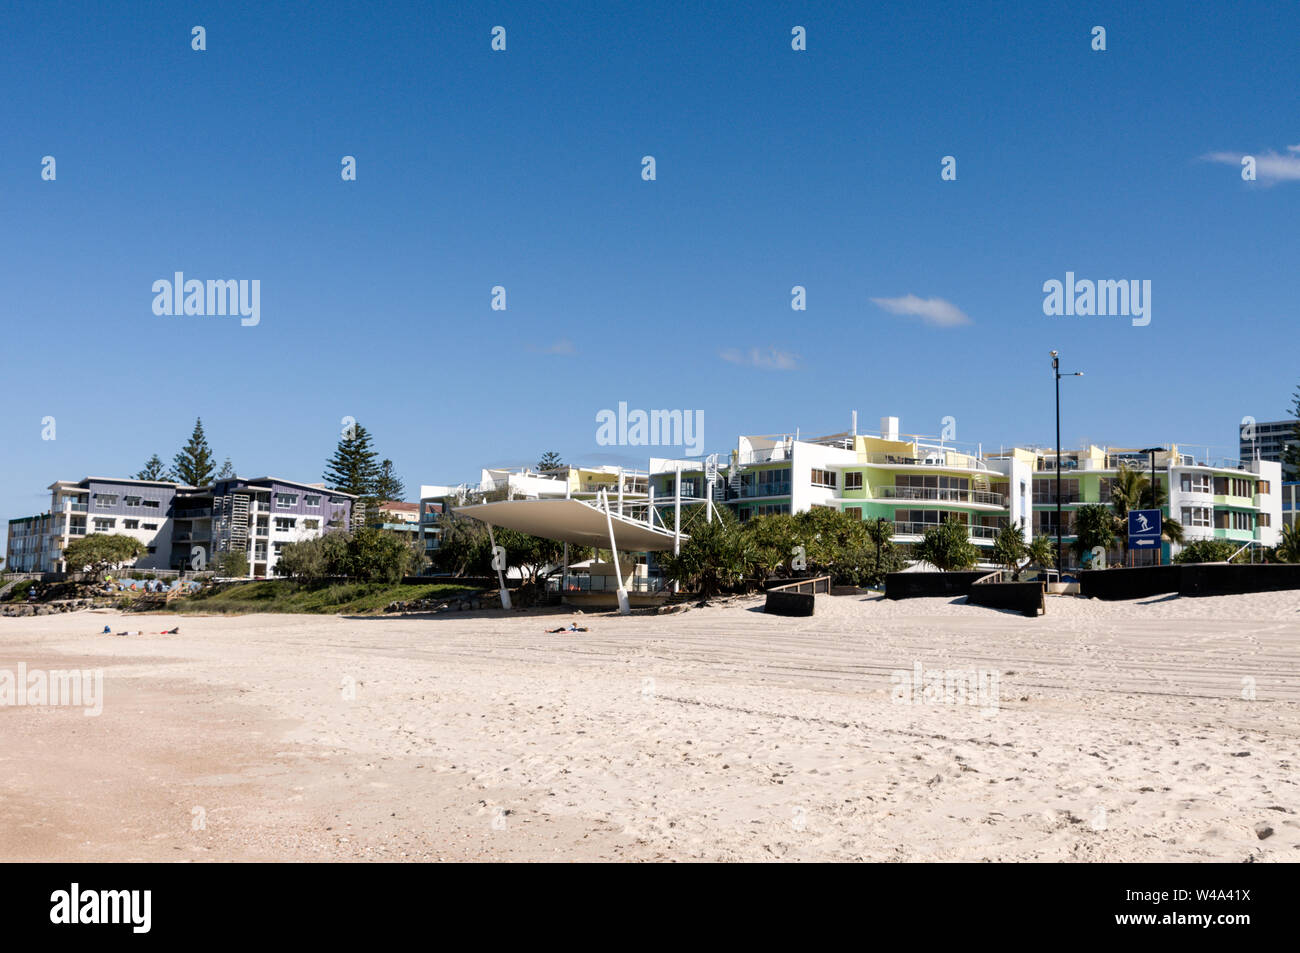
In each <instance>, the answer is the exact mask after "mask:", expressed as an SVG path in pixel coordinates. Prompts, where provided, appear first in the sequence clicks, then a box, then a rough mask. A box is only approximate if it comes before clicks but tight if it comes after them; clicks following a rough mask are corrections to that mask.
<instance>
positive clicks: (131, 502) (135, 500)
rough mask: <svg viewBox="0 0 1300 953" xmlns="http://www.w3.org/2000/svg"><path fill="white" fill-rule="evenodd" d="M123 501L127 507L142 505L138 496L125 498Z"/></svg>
mask: <svg viewBox="0 0 1300 953" xmlns="http://www.w3.org/2000/svg"><path fill="white" fill-rule="evenodd" d="M123 501H124V502H125V503H126V505H127V506H139V505H140V497H138V496H128V497H124V498H123Z"/></svg>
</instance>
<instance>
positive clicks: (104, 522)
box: [95, 518, 117, 533]
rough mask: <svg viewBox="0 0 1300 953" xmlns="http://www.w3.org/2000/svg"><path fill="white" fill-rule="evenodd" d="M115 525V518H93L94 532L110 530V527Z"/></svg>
mask: <svg viewBox="0 0 1300 953" xmlns="http://www.w3.org/2000/svg"><path fill="white" fill-rule="evenodd" d="M116 525H117V520H108V519H99V518H96V519H95V532H96V533H102V532H104V531H105V530H110V529H112V528H113V527H114V526H116Z"/></svg>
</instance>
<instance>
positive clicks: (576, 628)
mask: <svg viewBox="0 0 1300 953" xmlns="http://www.w3.org/2000/svg"><path fill="white" fill-rule="evenodd" d="M546 631H547V632H551V633H558V632H586V631H587V627H586V626H585V625H578V624H577V623H576V622H570V623H569V624H568V625H562V626H560V627H559V628H558V629H547V630H546Z"/></svg>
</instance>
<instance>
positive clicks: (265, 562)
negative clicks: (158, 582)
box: [172, 477, 356, 577]
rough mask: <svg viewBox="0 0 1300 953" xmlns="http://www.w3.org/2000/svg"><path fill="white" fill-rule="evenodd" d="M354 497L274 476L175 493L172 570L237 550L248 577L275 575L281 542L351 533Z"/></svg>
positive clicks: (208, 562) (222, 481) (282, 546)
mask: <svg viewBox="0 0 1300 953" xmlns="http://www.w3.org/2000/svg"><path fill="white" fill-rule="evenodd" d="M355 499H356V497H354V496H352V495H351V494H348V493H342V492H340V491H337V490H327V489H326V488H325V485H324V484H323V483H298V482H295V481H293V480H284V479H280V478H278V477H258V478H256V479H251V480H250V479H242V478H233V479H229V480H218V481H217V482H215V483H213V484H212V485H210V486H207V487H202V488H198V489H188V488H187V489H186V490H184V491H182V492H180V493H178V495H177V504H176V509H177V517H176V525H175V528H174V530H173V535H172V541H173V546H174V547H175V548H176V549H177V550H178V552H177V555H176V557H175V559H174V560H173V562H174V565H173V567H172V568H177V569H180V568H193V567H195V566H198V565H209V564H211V562H212V560H213V559H214V557H216V556H218V555H220V554H221V553H226V552H242V553H245V554H246V555H247V557H248V574H249V576H250V577H255V576H271V575H274V573H275V565H276V563H277V562H278V561H279V558H280V552H281V550H282V549H283V548H284V546H285V545H286V544H288V543H294V542H299V541H302V540H306V539H314V538H316V537H318V536H322V535H324V534H325V533H327V532H331V531H346V530H348V529H350V528H351V527H352V504H353V502H354V501H355ZM200 554H201V555H200Z"/></svg>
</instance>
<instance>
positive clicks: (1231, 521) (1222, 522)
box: [1214, 510, 1254, 530]
mask: <svg viewBox="0 0 1300 953" xmlns="http://www.w3.org/2000/svg"><path fill="white" fill-rule="evenodd" d="M1252 516H1254V514H1253V513H1242V512H1240V511H1238V510H1218V511H1217V512H1215V514H1214V525H1215V527H1216V528H1218V529H1237V530H1248V529H1254V526H1253V523H1254V520H1252V519H1251V517H1252Z"/></svg>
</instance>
